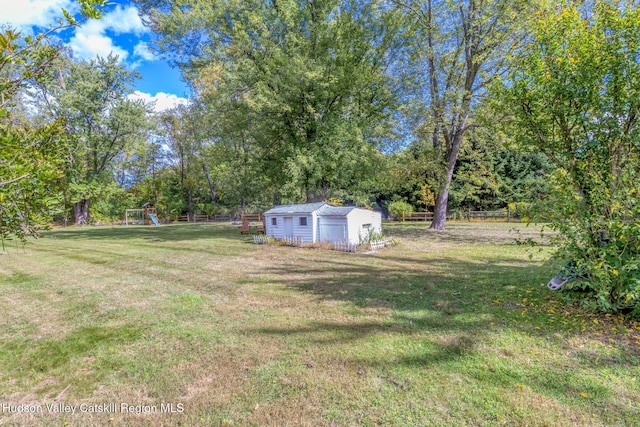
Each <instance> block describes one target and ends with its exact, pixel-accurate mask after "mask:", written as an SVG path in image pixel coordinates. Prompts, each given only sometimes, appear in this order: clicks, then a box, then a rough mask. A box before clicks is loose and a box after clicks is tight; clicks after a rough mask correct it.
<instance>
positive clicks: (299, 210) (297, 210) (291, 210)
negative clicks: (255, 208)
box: [264, 202, 331, 215]
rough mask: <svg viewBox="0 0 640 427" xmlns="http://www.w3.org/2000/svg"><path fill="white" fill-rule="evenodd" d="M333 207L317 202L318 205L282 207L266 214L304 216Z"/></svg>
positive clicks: (272, 209)
mask: <svg viewBox="0 0 640 427" xmlns="http://www.w3.org/2000/svg"><path fill="white" fill-rule="evenodd" d="M325 205H327V206H331V205H329V204H328V203H325V202H317V203H302V204H299V205H280V206H276V207H274V208H271V209H269V210H268V211H266V212H265V213H264V214H265V215H267V214H304V213H312V212H314V211H317V210H318V209H320V208H322V207H323V206H325Z"/></svg>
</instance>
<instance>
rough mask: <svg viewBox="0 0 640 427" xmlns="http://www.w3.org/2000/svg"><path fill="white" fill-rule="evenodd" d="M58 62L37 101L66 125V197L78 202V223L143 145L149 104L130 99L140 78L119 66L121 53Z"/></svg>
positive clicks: (50, 116)
mask: <svg viewBox="0 0 640 427" xmlns="http://www.w3.org/2000/svg"><path fill="white" fill-rule="evenodd" d="M55 65H56V67H55V69H53V70H51V72H50V73H47V74H42V75H41V76H39V77H38V79H37V82H36V84H37V86H38V88H39V91H38V93H39V96H40V98H36V99H35V103H36V104H37V105H40V106H46V110H45V111H41V115H42V117H43V119H44V120H52V119H53V120H63V121H64V122H65V123H66V134H67V146H66V147H65V148H66V150H67V152H68V153H69V155H68V157H67V159H68V160H67V162H66V173H65V176H66V179H67V183H68V185H69V186H68V188H67V192H66V193H67V199H68V201H69V202H70V203H72V204H73V205H74V216H75V220H76V223H77V224H83V223H85V222H88V221H89V220H90V211H89V206H90V203H91V202H94V201H96V194H98V193H100V192H102V191H103V189H102V188H101V186H103V185H107V186H108V185H110V183H112V182H113V181H114V176H113V173H114V171H115V170H114V165H115V164H116V161H117V160H118V157H119V156H121V155H122V154H123V153H124V152H126V151H127V150H132V149H134V147H135V145H137V144H144V140H143V138H144V136H145V131H146V129H147V128H148V126H149V122H148V120H147V107H146V106H145V105H144V104H142V103H141V102H138V101H130V100H128V99H127V98H126V95H127V94H128V93H129V92H130V90H131V85H132V84H133V81H134V80H135V79H136V78H138V77H139V76H138V74H137V73H135V72H132V71H128V70H126V69H125V68H124V66H123V65H121V64H119V60H118V58H117V57H116V56H112V55H110V56H108V57H107V58H100V57H98V58H97V59H94V60H91V61H74V60H72V59H70V58H60V59H59V60H58V61H57V62H56V63H55ZM48 99H55V100H56V102H55V103H52V102H47V100H48Z"/></svg>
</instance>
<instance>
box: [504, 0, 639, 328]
mask: <svg viewBox="0 0 640 427" xmlns="http://www.w3.org/2000/svg"><path fill="white" fill-rule="evenodd" d="M638 40H640V10H639V9H638V6H637V3H635V2H626V1H615V0H612V1H597V2H595V5H594V6H593V8H581V7H580V6H576V5H575V4H574V3H570V4H567V5H565V6H562V7H559V8H557V9H548V10H545V11H543V12H541V13H540V14H538V15H537V20H536V23H535V26H534V27H533V30H532V40H531V42H530V43H529V44H528V46H527V48H526V49H525V50H524V52H523V53H522V55H521V56H518V57H517V60H515V61H514V63H513V64H512V67H513V69H512V72H511V73H510V79H509V81H508V83H507V84H505V85H504V87H503V88H502V90H501V91H500V92H499V96H500V97H501V98H502V99H503V101H504V103H503V108H504V109H505V111H506V112H508V113H510V114H511V115H512V117H513V120H514V123H515V125H516V126H515V127H514V131H515V132H517V133H516V135H517V136H518V137H519V139H520V140H521V142H522V143H523V144H529V145H531V146H533V147H535V148H537V149H538V150H540V151H542V152H543V153H545V154H546V155H547V156H548V157H549V158H550V159H551V160H552V161H553V162H554V163H555V165H556V166H557V167H558V168H559V169H558V172H557V173H556V174H555V175H554V176H553V179H552V180H551V188H552V190H553V191H552V194H551V197H550V199H549V201H548V204H547V205H548V206H547V208H548V209H547V215H549V216H550V219H551V220H552V223H553V226H554V228H556V229H557V230H558V231H559V232H560V236H561V242H562V243H563V244H562V247H561V249H560V254H559V255H560V256H562V257H565V258H568V259H571V260H573V261H574V262H575V263H576V264H577V272H579V273H580V274H581V275H582V276H583V277H584V280H581V281H578V282H576V283H574V284H573V286H568V287H567V288H568V289H567V290H570V289H576V288H581V289H582V290H583V291H586V292H581V293H580V294H579V298H580V299H581V300H583V301H584V302H586V303H587V304H589V305H593V306H595V307H597V308H599V309H601V310H603V311H625V310H632V311H633V313H634V314H635V315H636V316H640V273H639V271H640V226H639V225H638V218H639V217H640V203H639V202H638V195H639V194H640V185H639V184H638V183H640V162H639V161H638V159H639V158H640V44H639V43H638Z"/></svg>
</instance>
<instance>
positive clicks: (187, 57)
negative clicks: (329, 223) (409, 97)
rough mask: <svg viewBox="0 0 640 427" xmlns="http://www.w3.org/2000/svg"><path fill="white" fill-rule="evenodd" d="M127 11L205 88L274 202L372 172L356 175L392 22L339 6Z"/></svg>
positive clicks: (336, 0)
mask: <svg viewBox="0 0 640 427" xmlns="http://www.w3.org/2000/svg"><path fill="white" fill-rule="evenodd" d="M137 3H138V4H140V5H141V7H142V11H143V12H144V13H145V14H147V15H148V16H149V19H148V23H149V24H150V25H151V26H152V27H153V29H154V30H155V31H156V32H157V33H158V34H160V37H159V39H158V48H159V49H160V50H162V51H163V52H165V53H166V54H168V55H172V57H173V60H174V61H175V62H176V63H178V64H180V65H181V67H182V68H183V70H184V71H185V75H186V76H187V77H188V78H190V79H191V80H192V81H193V82H195V83H198V84H199V85H200V84H201V83H202V82H206V81H208V87H207V88H206V90H208V91H209V93H212V92H215V96H216V97H217V101H216V102H215V103H213V102H212V103H210V105H211V107H212V108H215V110H213V111H212V113H213V114H215V115H218V114H219V115H220V116H221V117H224V118H225V120H234V121H235V123H234V124H231V123H230V124H229V125H232V126H236V127H238V128H241V129H243V130H244V132H240V131H238V132H237V134H238V137H240V138H243V139H242V140H240V141H241V142H243V144H242V146H243V147H247V146H253V147H258V148H259V150H257V151H256V153H255V156H256V158H257V159H258V160H259V161H260V163H261V165H262V174H263V176H264V182H265V184H266V185H265V188H270V189H275V193H274V194H273V199H274V200H276V201H279V200H292V201H293V200H295V201H300V200H313V199H322V198H326V197H328V196H330V195H332V194H333V193H334V192H335V191H336V190H341V189H348V188H349V187H350V186H351V185H352V184H353V183H354V182H357V181H358V180H359V179H366V174H371V173H373V172H375V171H374V170H373V169H372V168H361V167H359V166H360V165H361V164H367V163H369V162H370V159H371V158H374V157H375V154H376V153H375V150H373V149H372V147H375V145H376V143H377V142H379V141H380V139H381V137H382V136H384V135H385V132H387V131H388V129H389V126H388V124H389V123H390V119H391V114H390V106H391V105H392V99H393V97H392V96H391V95H392V94H391V93H390V90H389V86H388V85H387V84H386V83H387V76H386V75H385V67H386V66H387V64H388V62H389V60H390V53H391V52H392V47H393V43H394V41H395V40H396V39H395V38H394V37H391V32H390V31H389V27H390V26H392V25H395V24H396V23H395V22H394V21H393V19H392V16H391V15H390V14H389V13H387V11H385V9H383V8H379V7H377V6H376V5H375V4H373V3H366V2H365V3H363V2H358V1H349V0H345V1H341V0H315V1H305V2H292V1H267V0H251V1H238V0H227V1H219V2H210V1H205V0H188V1H185V2H183V3H182V4H181V5H180V7H178V6H177V5H175V3H174V2H169V1H147V0H139V1H138V2H137ZM205 98H206V97H205ZM231 109H239V110H240V111H244V112H245V114H244V115H242V116H241V115H238V114H233V113H230V112H229V111H230V110H231ZM213 136H214V137H216V138H219V140H220V141H225V140H226V141H229V137H228V135H224V134H219V135H213ZM238 143H239V141H238V140H236V141H235V144H236V145H239V144H238ZM362 174H365V176H362ZM269 184H270V185H269Z"/></svg>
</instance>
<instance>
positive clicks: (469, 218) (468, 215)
mask: <svg viewBox="0 0 640 427" xmlns="http://www.w3.org/2000/svg"><path fill="white" fill-rule="evenodd" d="M467 221H469V222H471V209H468V210H467Z"/></svg>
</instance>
